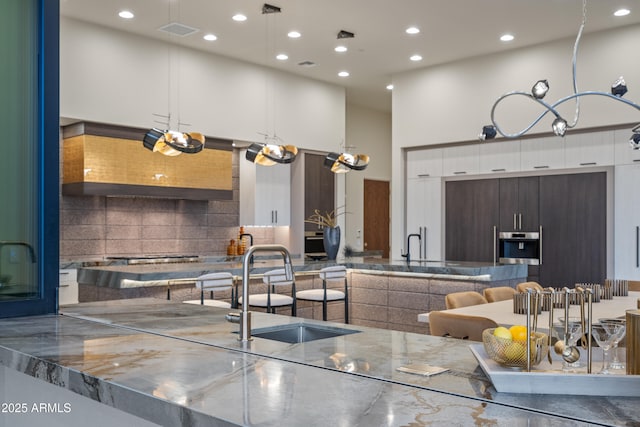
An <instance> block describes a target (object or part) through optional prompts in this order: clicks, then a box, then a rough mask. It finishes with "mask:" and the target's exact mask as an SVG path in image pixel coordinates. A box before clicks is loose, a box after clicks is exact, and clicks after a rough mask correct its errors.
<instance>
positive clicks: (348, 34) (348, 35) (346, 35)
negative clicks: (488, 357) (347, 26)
mask: <svg viewBox="0 0 640 427" xmlns="http://www.w3.org/2000/svg"><path fill="white" fill-rule="evenodd" d="M355 36H356V35H355V34H353V33H352V32H349V31H345V30H340V32H339V33H338V39H352V38H354V37H355Z"/></svg>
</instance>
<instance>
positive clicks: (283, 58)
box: [276, 53, 289, 61]
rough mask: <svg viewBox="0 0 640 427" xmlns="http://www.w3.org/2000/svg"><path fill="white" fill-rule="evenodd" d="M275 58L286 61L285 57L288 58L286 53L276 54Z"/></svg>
mask: <svg viewBox="0 0 640 427" xmlns="http://www.w3.org/2000/svg"><path fill="white" fill-rule="evenodd" d="M276 59H277V60H278V61H286V60H287V59H289V55H287V54H286V53H279V54H277V55H276Z"/></svg>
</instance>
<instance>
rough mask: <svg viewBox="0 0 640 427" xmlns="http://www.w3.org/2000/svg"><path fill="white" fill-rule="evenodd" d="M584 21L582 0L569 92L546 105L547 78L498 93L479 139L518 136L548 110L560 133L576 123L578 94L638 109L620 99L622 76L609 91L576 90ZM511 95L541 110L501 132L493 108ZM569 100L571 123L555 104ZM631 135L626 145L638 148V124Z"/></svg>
mask: <svg viewBox="0 0 640 427" xmlns="http://www.w3.org/2000/svg"><path fill="white" fill-rule="evenodd" d="M586 21H587V0H583V1H582V23H581V24H580V29H579V30H578V35H577V37H576V41H575V44H574V46H573V60H572V69H573V93H572V94H570V95H567V96H565V97H564V98H561V99H559V100H557V101H556V102H554V103H553V104H549V103H547V102H545V101H543V98H544V97H545V95H546V94H547V92H548V91H549V87H550V86H549V82H548V81H547V80H538V81H537V82H536V83H535V84H534V85H533V87H532V88H531V91H530V92H525V91H513V92H507V93H505V94H504V95H502V96H501V97H499V98H498V99H497V100H496V102H495V103H494V104H493V107H492V108H491V122H492V125H486V126H483V128H482V133H481V134H480V135H479V136H478V137H479V139H480V140H487V139H493V138H495V137H496V135H497V134H498V133H499V134H500V135H502V136H504V137H505V138H518V137H520V136H522V135H524V134H525V133H527V132H528V131H529V130H530V129H531V128H533V127H534V126H535V125H536V124H537V123H538V122H539V121H540V120H542V118H543V117H544V116H546V115H547V114H548V113H551V114H553V115H554V116H555V119H554V120H553V123H552V124H551V128H552V130H553V133H554V134H556V135H557V136H564V135H565V133H566V131H567V129H572V128H574V127H575V126H576V125H577V124H578V119H579V118H580V98H581V97H582V96H592V95H597V96H604V97H607V98H609V99H613V100H615V101H618V102H622V103H624V104H626V105H629V106H631V107H633V108H635V109H636V110H640V105H638V104H636V103H634V102H633V101H630V100H627V99H624V98H623V96H624V94H625V93H626V92H627V86H626V83H625V81H624V78H623V77H620V78H618V79H617V80H616V81H615V82H614V83H613V84H612V85H611V92H610V93H609V92H601V91H583V92H579V91H578V85H577V82H576V68H577V67H576V59H577V54H578V45H579V44H580V39H581V37H582V32H583V30H584V27H585V24H586ZM512 96H524V97H525V98H528V99H531V100H532V101H534V102H537V103H538V104H539V105H541V106H542V107H543V108H544V110H543V111H542V112H541V113H540V114H539V115H538V116H537V117H536V118H535V119H534V120H533V121H532V122H531V123H530V124H529V125H527V126H525V127H524V128H523V129H522V130H520V131H519V132H515V133H507V132H505V131H503V130H502V128H501V127H500V125H499V124H498V122H497V121H496V118H495V111H496V107H497V106H498V104H499V103H500V102H501V101H502V100H504V99H506V98H509V97H512ZM570 100H575V105H576V109H575V115H574V118H573V121H572V122H571V123H569V122H568V121H567V120H566V119H565V118H564V117H562V116H561V115H560V113H559V112H558V110H557V107H558V106H560V105H561V104H564V103H565V102H567V101H570ZM632 132H633V134H632V135H631V138H630V139H629V144H630V145H631V147H632V148H633V149H634V150H638V149H640V124H638V125H637V126H636V127H634V128H633V129H632Z"/></svg>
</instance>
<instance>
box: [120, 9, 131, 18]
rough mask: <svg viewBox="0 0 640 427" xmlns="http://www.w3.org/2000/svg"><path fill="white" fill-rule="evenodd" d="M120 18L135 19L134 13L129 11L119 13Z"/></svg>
mask: <svg viewBox="0 0 640 427" xmlns="http://www.w3.org/2000/svg"><path fill="white" fill-rule="evenodd" d="M118 16H119V17H120V18H124V19H131V18H133V16H134V15H133V12H131V11H129V10H122V11H120V13H118Z"/></svg>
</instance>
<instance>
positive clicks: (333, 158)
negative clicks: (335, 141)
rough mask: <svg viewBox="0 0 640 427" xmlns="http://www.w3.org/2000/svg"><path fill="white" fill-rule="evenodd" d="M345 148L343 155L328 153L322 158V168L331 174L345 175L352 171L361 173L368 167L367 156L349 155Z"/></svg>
mask: <svg viewBox="0 0 640 427" xmlns="http://www.w3.org/2000/svg"><path fill="white" fill-rule="evenodd" d="M350 148H355V147H347V146H345V147H344V149H345V151H344V152H343V153H328V154H327V155H326V156H325V158H324V167H325V168H327V169H331V172H333V173H347V172H349V171H352V170H356V171H362V170H365V169H366V168H367V166H369V156H368V155H366V154H351V153H349V152H348V149H350Z"/></svg>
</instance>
